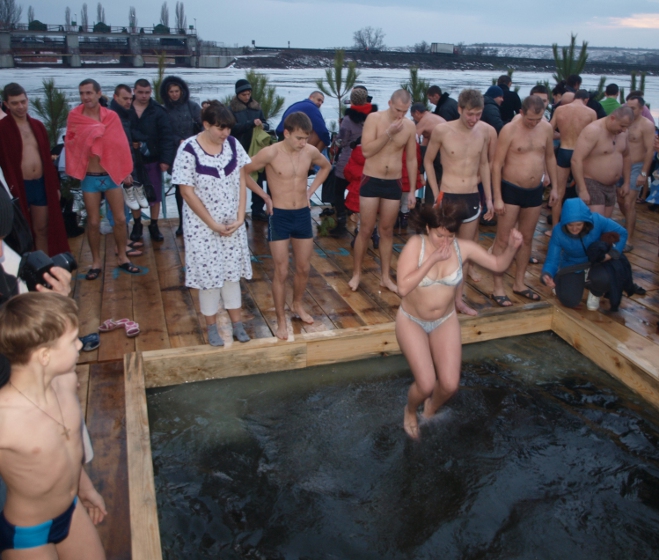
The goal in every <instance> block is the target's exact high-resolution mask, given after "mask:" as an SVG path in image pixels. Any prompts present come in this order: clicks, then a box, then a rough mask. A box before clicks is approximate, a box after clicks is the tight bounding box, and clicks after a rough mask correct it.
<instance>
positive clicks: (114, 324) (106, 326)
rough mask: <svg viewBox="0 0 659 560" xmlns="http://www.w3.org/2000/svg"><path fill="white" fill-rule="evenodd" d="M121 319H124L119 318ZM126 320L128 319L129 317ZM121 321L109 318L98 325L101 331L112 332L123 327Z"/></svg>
mask: <svg viewBox="0 0 659 560" xmlns="http://www.w3.org/2000/svg"><path fill="white" fill-rule="evenodd" d="M121 320H122V319H119V321H121ZM125 320H126V321H127V320H128V319H125ZM119 321H115V320H114V319H108V320H107V321H103V322H102V323H101V324H100V326H99V327H98V330H99V331H100V332H110V331H114V330H117V329H120V328H121V327H123V324H120V323H119Z"/></svg>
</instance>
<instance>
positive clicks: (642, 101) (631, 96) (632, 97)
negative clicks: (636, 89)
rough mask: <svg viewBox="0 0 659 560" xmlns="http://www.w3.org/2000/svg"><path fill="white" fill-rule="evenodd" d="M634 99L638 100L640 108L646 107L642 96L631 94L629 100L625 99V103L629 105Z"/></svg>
mask: <svg viewBox="0 0 659 560" xmlns="http://www.w3.org/2000/svg"><path fill="white" fill-rule="evenodd" d="M633 99H636V101H638V106H639V107H643V106H644V105H645V99H643V97H642V96H640V95H632V94H631V93H630V94H629V95H628V96H627V99H625V101H627V103H629V102H630V101H632V100H633Z"/></svg>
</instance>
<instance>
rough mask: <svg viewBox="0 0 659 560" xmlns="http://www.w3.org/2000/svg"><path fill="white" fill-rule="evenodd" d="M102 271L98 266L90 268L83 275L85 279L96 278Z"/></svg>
mask: <svg viewBox="0 0 659 560" xmlns="http://www.w3.org/2000/svg"><path fill="white" fill-rule="evenodd" d="M101 272H103V270H102V269H100V268H90V269H89V270H88V271H87V274H86V275H85V280H96V279H97V278H98V277H99V276H100V275H101Z"/></svg>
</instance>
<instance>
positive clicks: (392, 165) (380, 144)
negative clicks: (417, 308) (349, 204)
mask: <svg viewBox="0 0 659 560" xmlns="http://www.w3.org/2000/svg"><path fill="white" fill-rule="evenodd" d="M411 103H412V96H411V95H410V94H409V93H408V92H407V91H405V90H404V89H399V90H396V91H395V92H394V93H393V94H392V96H391V99H390V100H389V107H388V108H387V109H386V110H384V111H379V112H377V113H371V114H370V115H369V116H368V117H366V122H365V123H364V131H363V132H362V153H363V154H364V158H365V159H366V162H365V164H364V172H363V173H364V175H363V177H362V184H361V188H360V190H359V208H360V224H359V234H358V235H357V237H356V239H355V253H354V259H353V261H354V270H353V276H352V278H351V280H350V282H349V283H348V285H349V286H350V288H351V289H352V291H353V292H354V291H356V290H357V288H358V287H359V282H360V279H361V273H362V260H363V259H364V254H365V253H366V247H367V244H368V241H369V239H370V237H371V234H372V233H373V229H374V228H375V222H376V220H377V217H378V213H379V214H380V223H379V226H378V229H379V231H380V267H381V270H382V276H381V279H380V286H382V287H383V288H387V289H389V290H391V291H392V292H395V293H398V288H397V287H396V284H395V283H394V281H393V280H392V279H391V277H390V276H389V266H390V263H391V253H392V249H393V243H394V223H396V218H397V217H398V210H399V208H400V199H401V197H402V195H403V189H402V184H401V177H402V176H403V150H405V154H406V159H405V165H406V166H407V176H408V177H416V174H417V167H418V166H417V161H416V128H415V127H414V123H413V122H412V121H411V120H409V119H406V118H405V115H406V114H407V111H408V110H409V108H410V105H411ZM415 201H416V198H415V194H414V189H410V192H409V193H408V207H409V208H410V209H411V208H414V204H415Z"/></svg>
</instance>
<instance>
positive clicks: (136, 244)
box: [126, 241, 144, 249]
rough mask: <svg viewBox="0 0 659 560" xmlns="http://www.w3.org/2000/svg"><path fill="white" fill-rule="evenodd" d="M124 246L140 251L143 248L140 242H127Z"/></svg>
mask: <svg viewBox="0 0 659 560" xmlns="http://www.w3.org/2000/svg"><path fill="white" fill-rule="evenodd" d="M126 245H128V246H129V247H130V248H131V249H141V248H142V247H144V243H142V242H141V241H129V242H128V243H126Z"/></svg>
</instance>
